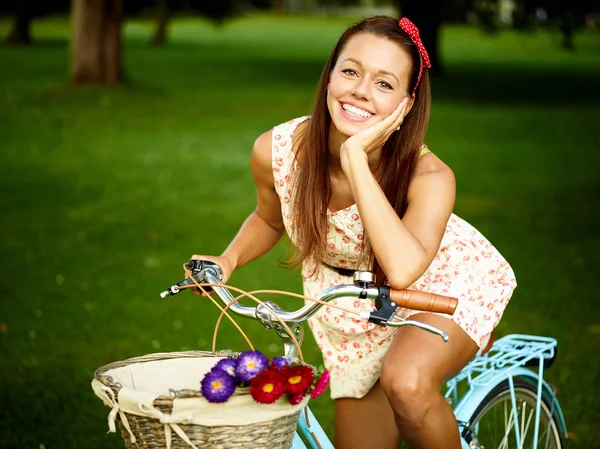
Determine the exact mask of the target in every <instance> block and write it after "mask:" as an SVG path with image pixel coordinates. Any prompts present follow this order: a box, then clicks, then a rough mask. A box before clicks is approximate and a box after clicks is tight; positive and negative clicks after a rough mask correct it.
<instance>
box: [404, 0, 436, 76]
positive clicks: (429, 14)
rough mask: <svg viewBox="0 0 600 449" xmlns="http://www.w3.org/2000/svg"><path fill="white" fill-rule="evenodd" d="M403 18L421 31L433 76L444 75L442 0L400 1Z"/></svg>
mask: <svg viewBox="0 0 600 449" xmlns="http://www.w3.org/2000/svg"><path fill="white" fill-rule="evenodd" d="M398 5H399V7H400V11H401V12H402V17H406V18H407V19H410V21H411V22H413V23H414V24H415V25H416V26H417V28H418V29H419V33H420V35H421V40H422V41H423V45H424V46H425V49H426V50H427V53H428V54H429V59H430V60H431V72H432V75H440V74H441V73H442V61H441V60H440V54H439V30H440V25H441V9H442V8H441V6H442V0H429V1H423V0H398Z"/></svg>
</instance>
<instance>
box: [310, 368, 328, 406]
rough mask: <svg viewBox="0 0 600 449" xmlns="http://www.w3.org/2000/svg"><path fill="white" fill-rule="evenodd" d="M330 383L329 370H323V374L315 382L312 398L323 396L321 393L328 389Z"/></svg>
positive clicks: (311, 393)
mask: <svg viewBox="0 0 600 449" xmlns="http://www.w3.org/2000/svg"><path fill="white" fill-rule="evenodd" d="M328 385H329V371H327V370H325V371H323V374H321V377H319V380H317V382H316V383H315V388H313V391H311V392H310V398H311V399H314V398H316V397H318V396H321V394H323V392H324V391H325V390H326V389H327V386H328Z"/></svg>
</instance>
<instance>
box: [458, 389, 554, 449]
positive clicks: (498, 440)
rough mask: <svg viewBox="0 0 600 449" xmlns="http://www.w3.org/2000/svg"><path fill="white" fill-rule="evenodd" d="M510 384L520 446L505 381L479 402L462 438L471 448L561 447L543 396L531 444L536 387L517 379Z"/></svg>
mask: <svg viewBox="0 0 600 449" xmlns="http://www.w3.org/2000/svg"><path fill="white" fill-rule="evenodd" d="M514 387H515V390H514V391H515V398H516V402H517V407H516V408H517V415H518V416H517V417H516V421H517V423H518V428H519V434H520V438H521V446H517V439H516V433H515V416H514V412H513V407H512V401H511V397H510V386H509V383H508V380H505V381H504V382H502V383H500V384H499V385H498V386H497V387H496V388H494V389H493V390H492V391H490V393H489V394H488V395H487V396H486V397H485V398H484V399H483V401H481V404H479V406H478V407H477V409H476V410H475V412H474V413H473V416H472V417H471V419H470V420H469V423H470V424H469V426H468V427H467V428H466V429H465V430H464V432H463V437H464V438H465V439H466V440H467V442H470V443H471V442H473V443H472V445H471V447H473V448H475V449H478V448H485V449H492V448H498V449H513V448H514V449H562V447H563V446H562V441H561V437H560V433H559V431H558V426H557V425H556V422H555V420H554V417H553V416H552V411H551V410H552V407H551V405H550V404H549V403H548V400H547V399H543V400H542V404H541V408H540V426H539V430H538V438H537V442H535V444H534V441H533V439H534V429H535V407H536V401H537V386H534V385H532V384H531V383H529V382H527V381H525V380H523V379H518V378H517V379H514Z"/></svg>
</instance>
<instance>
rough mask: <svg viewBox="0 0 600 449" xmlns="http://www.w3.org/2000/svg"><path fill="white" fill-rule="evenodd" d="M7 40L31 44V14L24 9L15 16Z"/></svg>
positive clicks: (15, 43) (16, 43) (12, 42)
mask: <svg viewBox="0 0 600 449" xmlns="http://www.w3.org/2000/svg"><path fill="white" fill-rule="evenodd" d="M6 42H7V43H8V44H11V45H29V44H31V16H30V15H29V14H27V13H26V12H24V11H19V12H18V13H17V14H15V15H14V16H13V22H12V27H11V29H10V32H9V33H8V36H7V37H6Z"/></svg>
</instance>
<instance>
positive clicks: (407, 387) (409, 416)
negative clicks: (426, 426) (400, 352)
mask: <svg viewBox="0 0 600 449" xmlns="http://www.w3.org/2000/svg"><path fill="white" fill-rule="evenodd" d="M407 366H408V367H407V368H400V369H399V368H398V367H397V366H396V367H392V366H386V364H385V363H384V365H383V367H382V370H381V379H380V382H381V386H382V388H383V391H384V392H385V394H386V396H387V398H388V401H389V402H390V404H391V406H392V408H393V409H394V412H395V413H396V415H397V417H398V418H399V419H400V420H402V421H405V422H407V423H411V424H413V425H418V424H419V423H422V422H423V421H424V420H425V417H426V416H427V414H428V413H429V411H430V410H431V408H432V407H433V406H434V404H435V403H436V402H437V401H438V400H439V395H440V391H439V385H436V382H435V381H434V380H433V379H431V378H430V377H429V376H427V375H426V374H425V373H421V372H419V370H418V369H417V368H415V367H411V366H410V365H409V364H408V365H407Z"/></svg>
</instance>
